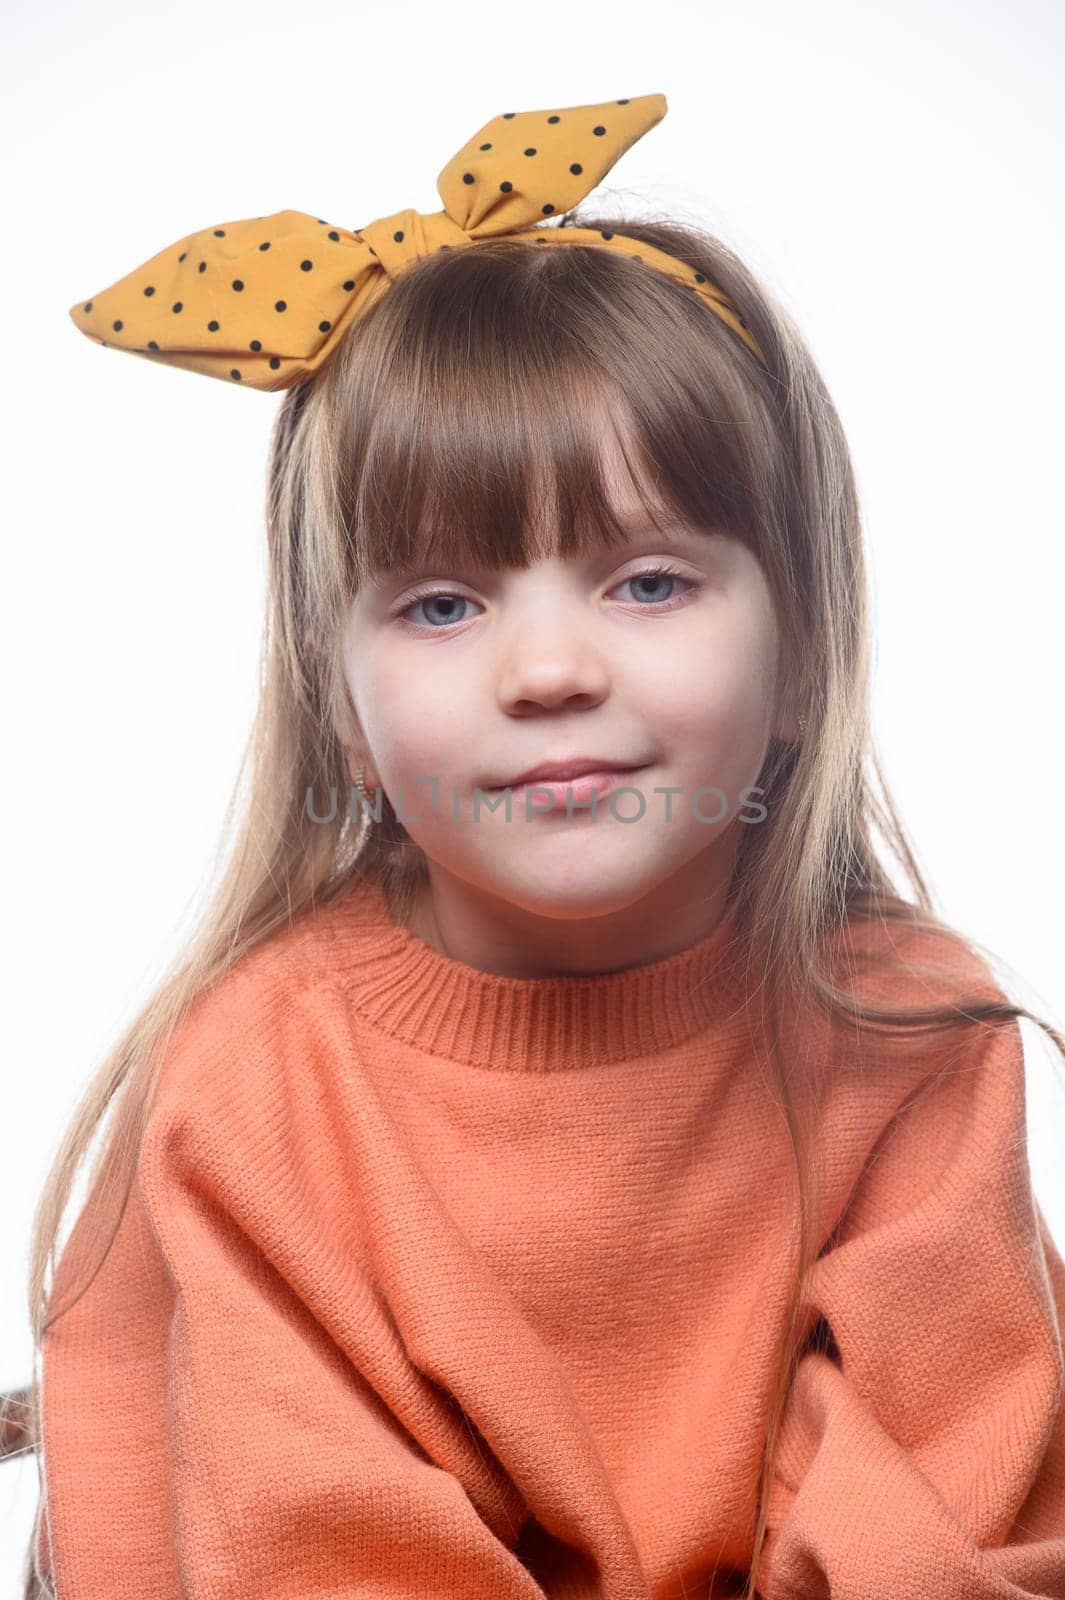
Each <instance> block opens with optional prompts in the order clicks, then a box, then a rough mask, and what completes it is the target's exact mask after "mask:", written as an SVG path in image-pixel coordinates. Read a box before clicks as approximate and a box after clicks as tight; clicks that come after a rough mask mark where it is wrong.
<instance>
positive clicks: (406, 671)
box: [353, 650, 470, 793]
mask: <svg viewBox="0 0 1065 1600" xmlns="http://www.w3.org/2000/svg"><path fill="white" fill-rule="evenodd" d="M353 698H354V700H355V705H356V707H357V708H358V710H359V717H360V721H361V723H362V727H363V730H364V732H365V735H366V739H367V742H368V744H369V747H370V749H371V751H372V752H373V758H374V761H375V763H376V765H377V768H378V771H379V774H380V777H381V780H382V783H383V786H384V787H385V789H386V790H388V789H392V788H394V787H395V786H396V785H398V784H401V783H404V782H413V780H414V778H416V777H425V778H429V777H434V776H435V777H440V778H443V777H446V775H447V774H448V773H449V772H450V771H451V770H452V769H453V768H454V767H455V765H456V763H457V761H458V759H459V758H460V756H461V751H462V749H463V739H464V738H465V737H466V736H467V735H468V734H469V732H470V726H469V724H470V717H469V706H468V705H464V704H463V701H462V697H461V695H459V694H458V693H457V692H455V689H454V686H453V684H452V683H451V678H450V676H449V675H448V674H444V673H440V672H433V671H432V669H431V666H428V667H426V668H425V669H423V670H419V671H417V672H412V671H411V669H410V663H409V660H407V661H403V662H401V661H399V660H398V659H397V657H396V656H395V655H393V654H392V653H390V652H388V651H384V650H382V651H380V652H378V653H377V654H376V655H372V656H371V657H370V658H369V659H367V660H364V661H363V662H362V663H361V664H360V671H359V673H358V675H357V681H356V684H355V687H354V689H353ZM411 792H412V793H416V792H417V791H414V790H412V791H411Z"/></svg>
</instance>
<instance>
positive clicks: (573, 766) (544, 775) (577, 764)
mask: <svg viewBox="0 0 1065 1600" xmlns="http://www.w3.org/2000/svg"><path fill="white" fill-rule="evenodd" d="M644 765H646V763H644V762H640V763H637V762H618V761H609V760H604V759H603V758H602V757H599V756H574V757H573V758H572V759H571V760H569V761H541V762H540V764H539V766H536V767H529V769H528V770H527V771H526V772H522V773H519V775H518V776H517V777H516V778H510V779H509V780H508V781H507V782H506V783H500V784H496V785H495V786H494V787H496V788H499V789H517V788H521V787H524V785H526V784H529V783H538V782H540V781H543V782H544V783H567V782H569V781H570V779H572V778H583V777H586V776H589V775H592V774H594V775H596V776H603V777H605V776H607V775H613V774H615V773H619V772H639V771H640V769H641V767H642V766H644Z"/></svg>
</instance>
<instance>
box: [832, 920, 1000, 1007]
mask: <svg viewBox="0 0 1065 1600" xmlns="http://www.w3.org/2000/svg"><path fill="white" fill-rule="evenodd" d="M822 963H823V970H824V972H825V974H826V976H828V977H830V978H831V979H832V981H833V982H835V983H837V984H839V985H840V987H842V988H843V989H844V991H845V992H847V993H852V994H854V995H855V997H856V998H867V999H869V1000H871V1001H873V1003H874V1004H877V1005H884V1004H886V1005H892V1006H900V1007H901V1006H906V1007H942V1006H959V1007H964V1006H965V1004H966V1002H980V1001H997V1002H1006V1003H1007V1004H1008V1003H1009V1000H1008V996H1007V995H1006V993H1005V991H1004V989H1003V987H1002V984H1001V983H1000V981H999V979H998V977H997V976H996V973H995V971H994V967H993V962H992V958H991V957H989V956H988V955H987V954H985V953H983V952H982V951H981V949H980V947H979V946H978V944H977V943H976V942H975V941H974V940H971V939H967V938H966V936H965V935H964V934H963V933H962V932H961V931H960V930H958V929H956V928H952V927H951V926H950V925H949V924H947V923H945V922H942V921H941V920H939V919H938V918H935V917H933V916H932V915H931V914H928V915H927V916H926V915H925V914H924V913H922V912H920V911H919V910H917V908H914V907H910V906H906V905H900V906H899V907H898V909H897V910H895V911H893V912H891V913H890V914H888V913H873V914H868V913H866V912H864V911H852V912H851V913H850V914H849V915H848V916H847V918H846V920H845V921H844V922H843V923H842V924H841V925H840V926H838V927H836V928H833V929H831V930H829V931H828V932H826V934H825V935H824V938H823V941H822Z"/></svg>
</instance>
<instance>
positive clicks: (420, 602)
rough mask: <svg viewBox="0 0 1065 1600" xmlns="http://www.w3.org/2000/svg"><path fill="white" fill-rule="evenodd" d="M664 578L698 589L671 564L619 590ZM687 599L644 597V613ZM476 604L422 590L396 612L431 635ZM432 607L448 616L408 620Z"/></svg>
mask: <svg viewBox="0 0 1065 1600" xmlns="http://www.w3.org/2000/svg"><path fill="white" fill-rule="evenodd" d="M662 579H668V580H669V581H670V583H671V584H675V583H676V581H677V580H678V579H679V580H680V582H681V583H685V584H687V585H688V589H689V590H691V589H695V588H698V584H697V583H696V582H695V580H694V578H688V577H685V575H684V573H682V572H681V571H680V569H679V568H677V567H673V566H670V565H669V564H668V563H661V564H659V565H658V566H654V567H647V568H644V569H643V570H642V571H640V572H633V573H631V574H630V575H629V577H627V578H623V579H622V581H621V583H620V584H618V585H617V586H616V587H618V588H624V587H625V586H626V584H630V583H644V584H649V585H650V586H651V587H654V585H655V584H656V583H658V584H660V583H661V581H662ZM685 592H687V591H685ZM683 598H684V596H683V594H682V595H673V594H669V595H659V596H657V597H656V596H655V595H653V594H652V595H649V596H648V595H647V594H644V595H643V597H642V598H641V601H640V604H641V606H642V608H643V609H644V610H647V609H649V607H650V606H652V605H654V606H658V607H659V609H660V610H667V609H669V608H670V607H671V606H675V605H678V604H679V603H680V601H681V600H682V599H683ZM476 604H477V601H476V600H470V599H469V598H468V597H467V596H466V595H461V594H456V593H455V592H454V591H453V590H451V589H419V590H418V591H417V592H416V593H415V594H412V595H411V597H410V599H409V600H408V601H407V604H406V605H405V606H404V607H403V609H402V611H397V612H396V616H397V618H399V619H401V620H402V621H404V622H406V623H407V626H408V627H412V628H423V629H426V630H427V631H430V632H433V631H435V632H438V633H439V632H440V631H441V629H443V628H450V627H453V626H454V625H455V624H456V623H459V622H465V621H466V617H465V615H460V614H459V610H458V608H459V607H461V606H470V605H476ZM429 605H438V606H442V607H443V610H444V615H443V616H442V617H440V616H437V618H436V619H435V620H430V621H428V622H417V621H412V620H410V619H408V617H407V613H408V611H413V610H414V608H415V606H429Z"/></svg>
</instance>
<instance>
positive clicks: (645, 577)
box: [621, 566, 694, 605]
mask: <svg viewBox="0 0 1065 1600" xmlns="http://www.w3.org/2000/svg"><path fill="white" fill-rule="evenodd" d="M662 578H668V579H669V580H670V581H671V582H672V581H674V580H675V579H677V578H679V579H680V581H681V582H682V583H687V584H690V585H691V586H692V587H694V580H693V579H692V578H686V577H685V576H684V574H683V573H682V572H679V571H678V570H677V568H676V567H671V566H658V567H649V568H647V569H646V570H645V571H643V572H634V573H632V574H631V576H630V577H628V578H625V579H623V581H622V584H621V587H622V588H624V586H625V584H627V583H649V584H651V585H652V586H653V585H654V584H655V583H656V581H660V580H661V579H662ZM644 598H650V599H651V600H652V601H653V602H654V603H655V604H662V605H668V604H669V603H670V601H671V600H672V599H673V598H674V596H673V595H663V596H659V597H658V598H657V600H656V598H655V596H654V595H651V596H650V597H647V596H644Z"/></svg>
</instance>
